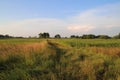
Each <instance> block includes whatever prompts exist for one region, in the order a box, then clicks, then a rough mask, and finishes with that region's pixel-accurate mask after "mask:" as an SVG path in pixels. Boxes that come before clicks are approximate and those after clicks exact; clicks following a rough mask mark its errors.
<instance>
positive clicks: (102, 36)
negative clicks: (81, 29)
mask: <svg viewBox="0 0 120 80" xmlns="http://www.w3.org/2000/svg"><path fill="white" fill-rule="evenodd" d="M97 38H99V39H110V38H111V37H110V36H108V35H98V36H97Z"/></svg>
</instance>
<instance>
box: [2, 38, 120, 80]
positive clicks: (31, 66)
mask: <svg viewBox="0 0 120 80" xmlns="http://www.w3.org/2000/svg"><path fill="white" fill-rule="evenodd" d="M0 80H120V40H119V39H1V40H0Z"/></svg>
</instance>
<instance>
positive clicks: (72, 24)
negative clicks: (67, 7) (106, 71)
mask: <svg viewBox="0 0 120 80" xmlns="http://www.w3.org/2000/svg"><path fill="white" fill-rule="evenodd" d="M119 21H120V3H114V4H108V5H104V6H100V7H97V8H94V9H90V10H86V11H83V12H81V13H76V16H71V17H69V18H66V19H63V20H62V19H54V18H37V19H36V18H34V19H26V20H21V21H13V22H9V23H6V24H0V32H1V33H2V34H10V35H15V36H30V35H31V36H36V35H37V34H38V33H40V32H49V33H50V34H51V35H55V34H62V36H70V35H71V34H78V35H80V34H87V33H93V34H108V35H115V34H117V33H119V32H120V22H119Z"/></svg>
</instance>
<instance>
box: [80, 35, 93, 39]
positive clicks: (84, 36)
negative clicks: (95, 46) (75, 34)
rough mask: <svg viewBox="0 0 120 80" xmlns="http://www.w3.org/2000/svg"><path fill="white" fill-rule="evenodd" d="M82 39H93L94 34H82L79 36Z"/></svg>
mask: <svg viewBox="0 0 120 80" xmlns="http://www.w3.org/2000/svg"><path fill="white" fill-rule="evenodd" d="M81 38H82V39H94V38H95V35H94V34H84V35H83V36H81Z"/></svg>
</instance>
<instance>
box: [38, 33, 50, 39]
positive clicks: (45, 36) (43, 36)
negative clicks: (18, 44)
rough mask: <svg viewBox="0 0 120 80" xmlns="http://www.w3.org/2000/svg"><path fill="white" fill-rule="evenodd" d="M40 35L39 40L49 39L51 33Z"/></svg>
mask: <svg viewBox="0 0 120 80" xmlns="http://www.w3.org/2000/svg"><path fill="white" fill-rule="evenodd" d="M38 35H39V38H49V37H50V35H49V33H46V32H44V33H40V34H38Z"/></svg>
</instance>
